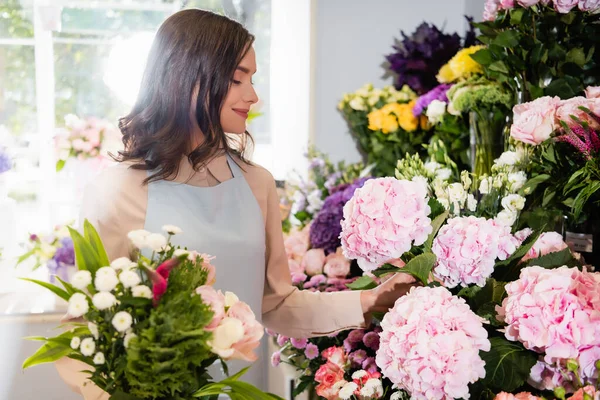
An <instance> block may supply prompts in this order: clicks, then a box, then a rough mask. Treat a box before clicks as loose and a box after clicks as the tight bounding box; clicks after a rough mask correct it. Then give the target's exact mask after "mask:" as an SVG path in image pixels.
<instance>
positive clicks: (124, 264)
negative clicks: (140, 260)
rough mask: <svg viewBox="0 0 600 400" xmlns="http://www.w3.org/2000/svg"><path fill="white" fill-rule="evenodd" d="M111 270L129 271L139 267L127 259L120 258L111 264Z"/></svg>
mask: <svg viewBox="0 0 600 400" xmlns="http://www.w3.org/2000/svg"><path fill="white" fill-rule="evenodd" d="M110 266H111V268H113V269H116V270H119V269H129V268H132V267H135V266H137V263H134V262H133V261H131V260H130V259H129V258H127V257H120V258H117V259H116V260H114V261H113V262H111V263H110Z"/></svg>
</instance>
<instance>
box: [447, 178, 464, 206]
mask: <svg viewBox="0 0 600 400" xmlns="http://www.w3.org/2000/svg"><path fill="white" fill-rule="evenodd" d="M448 198H449V200H450V202H451V203H459V204H462V203H464V201H465V200H466V198H467V192H465V188H464V187H463V185H462V184H460V183H451V184H450V185H448Z"/></svg>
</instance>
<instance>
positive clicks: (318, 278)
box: [304, 274, 327, 289]
mask: <svg viewBox="0 0 600 400" xmlns="http://www.w3.org/2000/svg"><path fill="white" fill-rule="evenodd" d="M326 281H327V278H326V277H325V275H323V274H319V275H314V276H312V277H311V278H310V280H309V281H308V282H306V283H305V284H304V289H308V288H312V287H318V286H320V285H322V284H324V283H325V282H326Z"/></svg>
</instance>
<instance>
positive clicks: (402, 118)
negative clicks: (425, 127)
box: [394, 99, 419, 132]
mask: <svg viewBox="0 0 600 400" xmlns="http://www.w3.org/2000/svg"><path fill="white" fill-rule="evenodd" d="M416 102H417V100H416V99H414V100H412V101H411V102H410V103H406V104H397V107H396V108H395V110H394V113H395V114H396V116H397V117H398V123H399V124H400V128H402V129H404V130H405V131H407V132H413V131H416V130H417V128H418V127H419V120H418V119H417V118H416V117H415V116H414V115H413V111H412V110H413V108H414V106H415V103H416Z"/></svg>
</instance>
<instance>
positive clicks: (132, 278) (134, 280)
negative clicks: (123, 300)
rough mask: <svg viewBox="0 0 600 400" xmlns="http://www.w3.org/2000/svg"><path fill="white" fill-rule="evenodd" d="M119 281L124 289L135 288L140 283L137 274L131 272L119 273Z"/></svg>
mask: <svg viewBox="0 0 600 400" xmlns="http://www.w3.org/2000/svg"><path fill="white" fill-rule="evenodd" d="M119 280H120V281H121V283H122V284H123V286H124V287H126V288H130V287H134V286H137V285H139V284H140V282H141V281H142V280H141V278H140V276H139V274H138V273H137V272H135V271H133V270H128V271H123V272H121V274H120V275H119Z"/></svg>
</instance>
